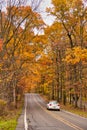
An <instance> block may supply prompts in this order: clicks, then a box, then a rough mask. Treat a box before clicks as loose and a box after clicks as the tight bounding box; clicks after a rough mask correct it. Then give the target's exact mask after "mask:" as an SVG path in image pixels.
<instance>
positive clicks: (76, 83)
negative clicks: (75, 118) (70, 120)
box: [0, 0, 87, 111]
mask: <svg viewBox="0 0 87 130" xmlns="http://www.w3.org/2000/svg"><path fill="white" fill-rule="evenodd" d="M41 2H43V0H37V2H36V1H35V0H31V1H30V5H27V4H26V3H27V2H26V0H17V1H16V0H7V4H6V2H3V1H1V0H0V8H1V9H0V104H3V106H4V105H7V106H9V107H10V106H12V104H13V105H14V106H15V107H16V108H17V105H18V102H19V101H21V99H22V97H23V96H24V93H27V92H37V93H41V94H43V95H46V96H47V97H48V99H49V100H50V99H57V100H58V101H59V102H62V103H63V104H64V105H66V104H67V103H70V104H73V105H74V106H75V107H80V108H82V107H85V102H87V6H86V3H87V1H83V0H52V6H51V7H49V8H46V12H47V14H48V15H51V16H53V17H54V22H53V23H52V25H50V26H49V25H47V24H46V23H45V22H44V20H43V19H42V16H41V12H40V5H41ZM4 6H6V8H5V10H3V7H4ZM47 17H48V16H47ZM42 32H43V33H42ZM2 109H3V107H2V108H1V109H0V110H1V111H2Z"/></svg>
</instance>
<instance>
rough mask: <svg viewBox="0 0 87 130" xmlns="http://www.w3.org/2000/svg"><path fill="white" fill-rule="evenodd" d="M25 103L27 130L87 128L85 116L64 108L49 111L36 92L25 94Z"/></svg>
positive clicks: (74, 129) (76, 129) (80, 129)
mask: <svg viewBox="0 0 87 130" xmlns="http://www.w3.org/2000/svg"><path fill="white" fill-rule="evenodd" d="M25 103H26V113H27V121H28V130H87V118H83V117H80V116H77V115H75V114H71V113H69V112H66V111H64V110H60V111H49V110H47V109H46V103H45V101H44V100H43V99H42V98H41V97H40V96H39V95H38V94H34V93H30V94H26V96H25Z"/></svg>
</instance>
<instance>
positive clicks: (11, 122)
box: [0, 105, 23, 130]
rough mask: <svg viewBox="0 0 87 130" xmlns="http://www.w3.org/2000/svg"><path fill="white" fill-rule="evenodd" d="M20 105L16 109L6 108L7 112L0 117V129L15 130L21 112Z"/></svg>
mask: <svg viewBox="0 0 87 130" xmlns="http://www.w3.org/2000/svg"><path fill="white" fill-rule="evenodd" d="M22 107H23V105H21V106H20V107H18V108H17V109H13V110H8V111H7V114H5V115H3V116H2V117H0V130H15V129H16V126H17V120H18V117H19V116H20V114H21V112H22Z"/></svg>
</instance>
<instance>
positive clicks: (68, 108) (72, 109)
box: [61, 103, 87, 118]
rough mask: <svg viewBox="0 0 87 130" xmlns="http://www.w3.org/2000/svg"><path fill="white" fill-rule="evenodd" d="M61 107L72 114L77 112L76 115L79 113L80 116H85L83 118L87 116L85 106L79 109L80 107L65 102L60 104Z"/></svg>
mask: <svg viewBox="0 0 87 130" xmlns="http://www.w3.org/2000/svg"><path fill="white" fill-rule="evenodd" d="M61 108H62V109H63V110H66V111H68V112H71V113H73V114H77V115H79V116H82V117H85V118H87V108H85V109H84V108H83V109H80V108H78V107H77V108H75V107H74V106H73V105H70V104H68V103H67V104H66V105H63V104H61Z"/></svg>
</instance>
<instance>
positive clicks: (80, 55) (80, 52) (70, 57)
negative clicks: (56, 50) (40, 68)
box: [64, 47, 87, 64]
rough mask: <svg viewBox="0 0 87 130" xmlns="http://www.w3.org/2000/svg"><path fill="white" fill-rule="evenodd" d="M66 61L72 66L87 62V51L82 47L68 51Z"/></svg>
mask: <svg viewBox="0 0 87 130" xmlns="http://www.w3.org/2000/svg"><path fill="white" fill-rule="evenodd" d="M64 61H66V62H67V63H71V64H76V63H79V62H80V61H87V49H85V48H84V49H82V48H81V47H74V48H73V49H67V51H66V57H65V59H64Z"/></svg>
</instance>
